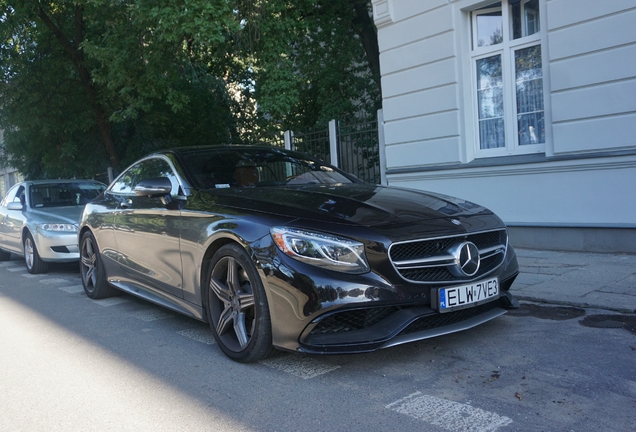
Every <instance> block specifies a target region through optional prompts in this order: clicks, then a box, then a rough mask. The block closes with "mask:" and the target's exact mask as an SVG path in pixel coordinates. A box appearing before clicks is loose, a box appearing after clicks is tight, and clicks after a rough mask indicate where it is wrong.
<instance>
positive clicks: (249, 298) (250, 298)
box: [238, 292, 254, 312]
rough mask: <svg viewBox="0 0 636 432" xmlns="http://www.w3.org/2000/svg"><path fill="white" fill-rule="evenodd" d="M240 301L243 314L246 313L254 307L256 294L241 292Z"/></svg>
mask: <svg viewBox="0 0 636 432" xmlns="http://www.w3.org/2000/svg"><path fill="white" fill-rule="evenodd" d="M238 299H239V304H240V311H241V312H245V311H246V310H248V309H250V308H253V307H254V294H252V293H244V292H239V294H238Z"/></svg>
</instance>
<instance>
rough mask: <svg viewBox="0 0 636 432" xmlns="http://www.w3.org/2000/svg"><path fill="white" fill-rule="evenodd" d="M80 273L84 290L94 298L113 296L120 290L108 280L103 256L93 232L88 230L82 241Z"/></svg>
mask: <svg viewBox="0 0 636 432" xmlns="http://www.w3.org/2000/svg"><path fill="white" fill-rule="evenodd" d="M80 274H81V277H82V285H83V286H84V292H85V293H86V295H87V296H88V297H90V298H92V299H95V300H97V299H102V298H106V297H112V296H114V295H117V294H118V293H119V292H118V291H117V289H116V288H113V287H112V286H110V284H109V283H108V281H107V280H106V272H105V271H104V264H103V263H102V257H101V254H100V253H99V249H98V247H97V241H95V237H94V236H93V233H91V232H90V231H86V232H85V233H84V234H83V235H82V240H81V242H80Z"/></svg>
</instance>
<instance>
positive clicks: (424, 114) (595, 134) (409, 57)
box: [373, 0, 636, 228]
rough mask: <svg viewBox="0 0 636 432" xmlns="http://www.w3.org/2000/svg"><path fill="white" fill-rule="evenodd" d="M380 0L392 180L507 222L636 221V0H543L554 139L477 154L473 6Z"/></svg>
mask: <svg viewBox="0 0 636 432" xmlns="http://www.w3.org/2000/svg"><path fill="white" fill-rule="evenodd" d="M488 3H491V2H490V1H478V0H417V1H416V0H373V5H374V14H375V15H374V17H375V20H376V24H377V25H378V38H379V43H380V50H381V53H380V62H381V72H382V86H383V89H382V90H383V107H384V119H385V125H384V126H385V130H384V133H385V142H386V161H387V179H388V182H389V184H391V185H395V186H402V187H408V188H415V189H424V190H433V191H437V192H441V193H446V194H450V195H455V196H459V197H462V198H466V199H470V200H473V201H475V202H478V203H480V204H484V205H486V206H488V207H490V208H491V209H492V210H494V211H495V212H497V213H498V214H499V215H500V216H501V217H502V218H503V219H504V221H506V222H507V223H509V224H511V225H521V226H523V225H532V226H586V227H587V226H589V227H628V228H636V25H635V23H636V0H606V1H598V0H544V1H542V8H543V10H544V13H543V15H542V16H543V17H544V18H546V17H547V19H544V20H543V22H542V26H544V28H545V29H547V34H546V35H545V38H544V40H543V50H544V51H545V52H546V53H547V63H545V64H546V68H545V72H546V73H545V77H544V79H545V80H546V84H547V85H548V89H547V94H546V96H545V97H546V105H547V109H546V119H547V125H546V127H547V129H548V138H549V142H547V144H546V151H545V154H543V153H542V154H540V155H537V156H536V158H535V159H536V160H534V161H533V160H530V159H526V160H524V161H521V162H520V160H519V158H509V159H508V161H509V162H506V159H505V158H504V159H503V160H502V159H499V160H498V161H497V163H495V162H493V161H492V160H491V161H489V160H488V158H482V159H478V160H476V159H475V152H474V150H473V142H474V141H475V138H474V137H475V133H474V131H473V130H472V129H473V127H472V124H473V122H472V116H473V113H472V111H471V110H472V108H471V107H472V103H471V101H472V97H473V95H472V85H471V81H470V80H471V79H472V78H471V77H472V75H471V72H470V59H469V54H470V52H469V46H468V45H469V40H470V39H469V37H470V32H469V19H468V10H470V9H473V8H475V7H477V6H483V5H486V4H488Z"/></svg>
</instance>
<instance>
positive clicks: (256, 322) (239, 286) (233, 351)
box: [206, 244, 276, 363]
mask: <svg viewBox="0 0 636 432" xmlns="http://www.w3.org/2000/svg"><path fill="white" fill-rule="evenodd" d="M208 268H209V269H210V272H209V274H208V279H207V282H208V285H207V288H206V289H207V296H206V298H207V305H206V306H207V307H206V309H207V313H208V321H209V323H210V328H211V329H212V334H213V335H214V339H215V340H216V342H217V344H218V345H219V347H220V348H221V350H222V351H223V352H224V353H225V355H227V356H228V357H229V358H231V359H232V360H235V361H237V362H240V363H251V362H255V361H258V360H262V359H264V358H267V357H271V356H272V355H273V354H275V353H276V349H275V348H274V347H273V346H272V325H271V319H270V315H269V306H268V304H267V298H266V297H265V290H264V288H263V284H262V282H261V279H260V277H259V275H258V272H257V271H256V267H255V266H254V264H253V263H252V260H251V259H250V257H249V256H248V254H247V253H246V252H245V250H244V249H243V248H241V247H240V246H238V245H236V244H228V245H225V246H223V247H222V248H221V249H219V250H218V251H217V252H216V253H215V254H214V256H213V257H212V261H211V262H210V266H209V267H208Z"/></svg>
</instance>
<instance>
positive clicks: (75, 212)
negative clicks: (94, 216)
mask: <svg viewBox="0 0 636 432" xmlns="http://www.w3.org/2000/svg"><path fill="white" fill-rule="evenodd" d="M82 210H84V206H70V207H45V208H42V209H41V208H34V209H31V219H33V220H36V221H38V222H49V223H69V224H76V225H77V224H78V223H79V220H80V216H81V215H82Z"/></svg>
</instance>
